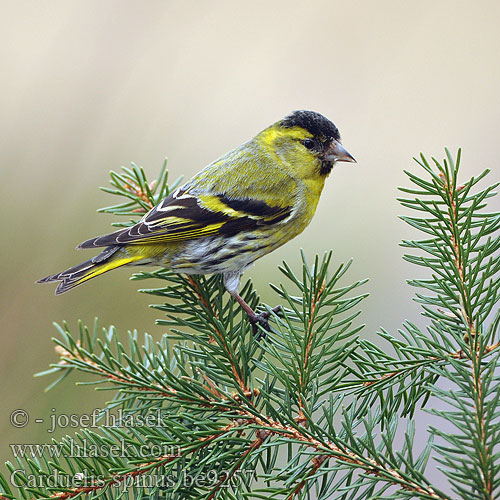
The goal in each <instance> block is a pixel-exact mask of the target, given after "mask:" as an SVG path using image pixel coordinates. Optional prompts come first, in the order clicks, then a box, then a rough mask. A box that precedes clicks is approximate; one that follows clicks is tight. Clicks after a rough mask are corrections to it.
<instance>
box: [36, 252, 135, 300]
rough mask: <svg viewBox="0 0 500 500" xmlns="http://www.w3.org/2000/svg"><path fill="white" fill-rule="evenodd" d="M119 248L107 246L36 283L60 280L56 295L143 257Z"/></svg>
mask: <svg viewBox="0 0 500 500" xmlns="http://www.w3.org/2000/svg"><path fill="white" fill-rule="evenodd" d="M121 248H122V247H121V246H120V245H114V246H110V247H107V248H106V249H105V250H103V251H102V252H101V253H100V254H99V255H96V256H95V257H93V258H92V259H90V260H87V261H85V262H82V263H81V264H78V265H77V266H73V267H70V268H69V269H66V271H62V272H61V273H57V274H51V275H50V276H46V277H45V278H42V279H41V280H38V281H37V283H50V282H52V281H60V283H59V285H58V286H57V288H56V295H59V294H61V293H64V292H67V291H68V290H71V289H72V288H74V287H75V286H78V285H81V284H82V283H85V282H86V281H88V280H90V279H92V278H95V277H96V276H100V275H101V274H103V273H106V272H108V271H111V270H112V269H116V268H117V267H121V266H125V265H127V264H131V263H132V262H135V261H138V260H142V259H143V257H142V255H127V254H125V253H124V252H119V250H120V249H121Z"/></svg>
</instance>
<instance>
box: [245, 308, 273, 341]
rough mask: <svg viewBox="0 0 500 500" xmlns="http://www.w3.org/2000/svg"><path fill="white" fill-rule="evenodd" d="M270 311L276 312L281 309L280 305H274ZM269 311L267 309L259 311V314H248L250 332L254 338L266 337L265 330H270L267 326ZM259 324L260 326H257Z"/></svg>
mask: <svg viewBox="0 0 500 500" xmlns="http://www.w3.org/2000/svg"><path fill="white" fill-rule="evenodd" d="M271 311H272V312H273V313H275V314H278V313H279V312H280V311H281V306H276V307H273V308H272V309H271ZM270 316H271V313H270V312H269V311H264V312H261V313H260V314H254V315H253V316H250V315H249V316H248V319H249V320H250V324H251V325H252V333H253V336H254V337H255V339H256V340H260V339H264V338H266V332H270V331H271V327H270V326H269V321H268V319H269V317H270ZM259 325H260V326H261V327H262V329H263V330H264V331H262V329H261V328H259Z"/></svg>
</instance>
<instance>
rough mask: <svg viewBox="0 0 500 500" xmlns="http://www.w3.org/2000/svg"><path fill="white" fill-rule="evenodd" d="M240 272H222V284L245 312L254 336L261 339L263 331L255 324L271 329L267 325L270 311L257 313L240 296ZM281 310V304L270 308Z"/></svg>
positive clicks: (267, 329) (263, 335)
mask: <svg viewBox="0 0 500 500" xmlns="http://www.w3.org/2000/svg"><path fill="white" fill-rule="evenodd" d="M240 278H241V273H239V272H231V273H224V286H225V287H226V290H227V291H228V292H229V293H230V294H231V296H232V297H234V300H236V302H238V304H239V305H240V306H241V307H242V309H243V310H244V311H245V312H246V313H247V316H248V320H249V321H250V324H251V325H252V333H253V335H254V337H256V338H257V339H261V338H263V337H265V333H263V332H262V330H260V329H259V327H258V326H257V325H260V326H261V327H262V328H263V329H264V330H265V331H266V332H270V331H271V327H270V326H269V321H268V319H269V316H271V313H270V312H269V311H264V312H261V313H260V314H257V313H256V312H255V311H254V310H253V309H252V308H251V307H250V306H249V305H248V304H247V303H246V302H245V301H244V300H243V298H242V297H241V296H240V294H239V293H238V289H239V285H240ZM280 310H281V306H276V307H274V308H273V309H272V311H273V312H275V313H278V312H279V311H280Z"/></svg>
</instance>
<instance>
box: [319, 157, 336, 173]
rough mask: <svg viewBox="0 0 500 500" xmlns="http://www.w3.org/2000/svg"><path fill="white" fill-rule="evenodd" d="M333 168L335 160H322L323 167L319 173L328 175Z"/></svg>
mask: <svg viewBox="0 0 500 500" xmlns="http://www.w3.org/2000/svg"><path fill="white" fill-rule="evenodd" d="M332 168H333V161H327V160H323V161H322V162H321V168H320V171H319V173H320V174H321V175H328V174H329V173H330V172H331V171H332Z"/></svg>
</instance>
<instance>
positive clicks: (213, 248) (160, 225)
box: [40, 111, 354, 319]
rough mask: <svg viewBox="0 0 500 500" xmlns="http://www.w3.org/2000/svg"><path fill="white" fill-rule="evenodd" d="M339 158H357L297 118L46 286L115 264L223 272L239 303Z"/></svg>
mask: <svg viewBox="0 0 500 500" xmlns="http://www.w3.org/2000/svg"><path fill="white" fill-rule="evenodd" d="M336 161H354V158H353V157H352V156H351V155H350V154H349V153H348V152H347V151H346V150H345V149H344V148H343V147H342V145H341V144H340V136H339V133H338V130H337V128H336V127H335V125H334V124H333V123H332V122H330V121H329V120H328V119H326V118H325V117H324V116H322V115H320V114H319V113H315V112H312V111H296V112H294V113H292V114H291V115H289V116H287V117H285V118H284V119H283V120H281V121H279V122H277V123H275V124H274V125H272V126H270V127H268V128H267V129H265V130H263V131H262V132H260V133H259V134H258V135H257V136H255V137H254V138H253V139H251V140H250V141H248V142H246V143H244V144H242V145H241V146H239V147H238V148H236V149H234V150H233V151H230V152H228V153H226V154H225V155H224V156H222V157H221V158H219V159H218V160H215V161H214V162H213V163H211V164H210V165H208V166H207V167H205V168H204V169H203V170H202V171H201V172H199V173H198V174H197V175H195V176H194V177H193V178H192V179H191V180H190V181H188V182H187V183H186V184H185V185H184V186H182V187H181V188H179V189H177V190H176V191H175V192H173V193H171V194H170V196H169V197H168V198H166V199H165V200H163V201H162V202H160V203H159V204H158V205H157V206H156V207H154V208H153V209H152V210H151V211H150V212H149V213H148V214H146V215H145V216H144V217H143V218H142V220H141V221H140V222H139V223H138V224H136V225H135V226H133V227H131V228H127V229H122V230H119V231H116V232H114V233H111V234H108V235H104V236H100V237H97V238H92V239H91V240H87V241H85V242H83V243H82V244H81V245H80V247H81V248H95V247H106V248H105V250H103V251H102V252H101V253H100V254H98V255H97V256H95V257H94V258H92V259H90V260H89V261H86V262H84V263H82V264H80V265H78V266H75V267H73V268H70V269H68V270H66V271H63V272H62V273H58V274H55V275H51V276H47V277H46V278H43V279H42V280H40V281H41V282H49V281H60V282H61V283H60V284H59V285H58V287H57V290H56V293H63V292H65V291H67V290H69V289H71V288H73V287H75V286H77V285H79V284H81V283H84V282H86V281H88V280H89V279H92V278H94V277H96V276H99V275H100V274H103V273H105V272H107V271H110V270H112V269H115V268H117V267H121V266H124V265H139V264H152V265H161V266H163V267H167V268H170V269H172V270H173V271H178V272H183V273H190V274H212V273H220V274H222V275H224V283H225V285H226V288H227V289H228V291H229V292H230V293H231V294H232V295H233V296H234V297H235V298H236V299H237V300H238V301H240V303H241V302H242V299H241V297H239V295H238V285H239V278H240V275H241V273H242V272H243V271H244V270H245V269H246V268H247V267H248V266H249V265H251V264H252V263H253V262H254V261H255V260H257V259H258V258H260V257H262V256H263V255H266V254H267V253H269V252H271V251H273V250H275V249H276V248H278V247H280V246H281V245H283V244H284V243H286V242H287V241H289V240H290V239H292V238H294V237H295V236H297V235H298V234H300V233H301V232H302V231H303V230H304V229H305V228H306V227H307V225H308V224H309V223H310V221H311V219H312V217H313V215H314V213H315V211H316V207H317V205H318V201H319V198H320V195H321V192H322V190H323V186H324V184H325V180H326V178H327V177H328V175H329V173H330V171H331V169H332V167H333V165H334V163H335V162H336ZM242 306H243V307H244V309H245V310H246V311H247V313H248V314H249V316H250V317H251V315H252V314H254V316H256V315H255V313H253V311H251V309H250V308H248V306H247V305H246V304H244V303H242ZM245 306H246V307H245ZM247 308H248V309H247ZM251 319H252V317H251ZM254 319H255V318H254Z"/></svg>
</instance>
